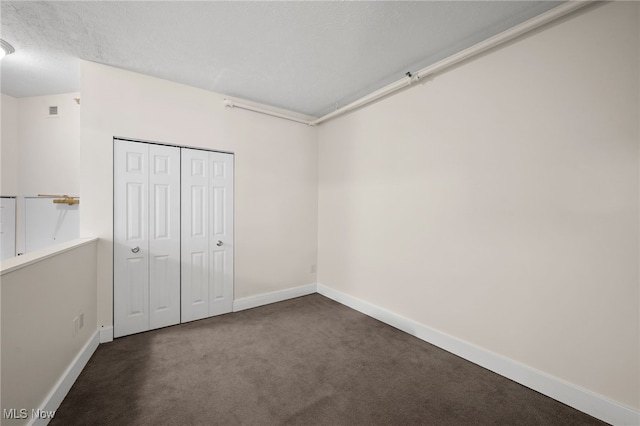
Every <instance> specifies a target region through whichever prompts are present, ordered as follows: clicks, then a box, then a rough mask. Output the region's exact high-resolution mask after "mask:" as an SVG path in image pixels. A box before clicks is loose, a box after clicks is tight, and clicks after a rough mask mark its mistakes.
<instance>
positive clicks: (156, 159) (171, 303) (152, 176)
mask: <svg viewBox="0 0 640 426" xmlns="http://www.w3.org/2000/svg"><path fill="white" fill-rule="evenodd" d="M149 314H150V318H149V328H150V329H154V328H160V327H166V326H168V325H173V324H178V323H180V149H179V148H175V147H170V146H161V145H150V146H149Z"/></svg>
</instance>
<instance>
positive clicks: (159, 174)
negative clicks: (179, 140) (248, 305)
mask: <svg viewBox="0 0 640 426" xmlns="http://www.w3.org/2000/svg"><path fill="white" fill-rule="evenodd" d="M114 174H115V179H114V211H115V213H114V260H113V261H114V285H113V287H114V288H113V292H114V295H113V297H114V336H115V337H121V336H126V335H128V334H133V333H139V332H141V331H147V330H152V329H154V328H160V327H165V326H168V325H172V324H178V323H179V322H180V149H179V148H175V147H168V146H161V145H150V144H145V143H137V142H128V141H117V142H116V144H115V158H114Z"/></svg>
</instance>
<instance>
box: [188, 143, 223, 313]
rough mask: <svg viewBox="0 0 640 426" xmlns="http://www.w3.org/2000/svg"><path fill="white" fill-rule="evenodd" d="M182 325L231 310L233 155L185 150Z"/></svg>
mask: <svg viewBox="0 0 640 426" xmlns="http://www.w3.org/2000/svg"><path fill="white" fill-rule="evenodd" d="M181 285H182V322H187V321H193V320H197V319H201V318H207V317H210V316H213V315H219V314H222V313H227V312H231V311H232V307H233V306H232V305H233V155H232V154H221V153H213V152H208V151H200V150H194V149H186V148H183V149H182V280H181Z"/></svg>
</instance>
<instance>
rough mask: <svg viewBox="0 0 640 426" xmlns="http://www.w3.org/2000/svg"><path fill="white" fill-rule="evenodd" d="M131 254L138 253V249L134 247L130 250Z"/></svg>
mask: <svg viewBox="0 0 640 426" xmlns="http://www.w3.org/2000/svg"><path fill="white" fill-rule="evenodd" d="M131 251H132V252H134V253H137V252H139V251H140V247H138V246H136V247H134V248H132V249H131Z"/></svg>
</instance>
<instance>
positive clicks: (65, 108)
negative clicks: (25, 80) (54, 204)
mask: <svg viewBox="0 0 640 426" xmlns="http://www.w3.org/2000/svg"><path fill="white" fill-rule="evenodd" d="M79 97H80V94H79V93H64V94H60V95H47V96H35V97H28V98H12V97H10V96H7V95H5V94H2V104H1V107H2V126H1V127H2V139H1V141H0V157H1V158H0V166H1V172H0V195H17V196H19V198H18V200H17V216H16V227H17V232H16V250H17V252H18V253H21V252H23V251H24V229H23V223H22V219H23V214H24V213H23V199H22V197H23V196H34V195H37V194H68V195H78V193H79V192H80V105H78V104H77V103H76V101H75V100H74V98H79ZM54 105H55V106H58V111H59V116H58V117H55V118H50V117H48V111H49V106H54Z"/></svg>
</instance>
